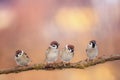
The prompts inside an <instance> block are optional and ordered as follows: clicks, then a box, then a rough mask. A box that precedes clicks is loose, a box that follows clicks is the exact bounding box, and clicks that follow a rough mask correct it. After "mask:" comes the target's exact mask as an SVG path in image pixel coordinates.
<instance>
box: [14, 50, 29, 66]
mask: <svg viewBox="0 0 120 80" xmlns="http://www.w3.org/2000/svg"><path fill="white" fill-rule="evenodd" d="M15 61H16V63H17V65H19V66H27V65H28V64H29V62H30V61H31V60H30V58H29V57H28V55H27V54H26V53H25V52H24V51H22V50H17V51H16V54H15Z"/></svg>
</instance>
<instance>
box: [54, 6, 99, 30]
mask: <svg viewBox="0 0 120 80" xmlns="http://www.w3.org/2000/svg"><path fill="white" fill-rule="evenodd" d="M55 21H56V24H58V25H59V26H60V27H61V28H63V29H65V30H70V31H74V30H75V31H88V30H90V28H91V27H93V26H94V25H96V24H97V22H98V20H97V16H96V13H95V12H94V11H93V10H92V9H91V8H78V7H75V8H74V7H73V8H72V7H63V8H60V9H59V10H58V12H57V13H56V16H55Z"/></svg>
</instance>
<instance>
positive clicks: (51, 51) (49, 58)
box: [45, 41, 60, 64]
mask: <svg viewBox="0 0 120 80" xmlns="http://www.w3.org/2000/svg"><path fill="white" fill-rule="evenodd" d="M59 45H60V44H59V43H58V42H57V41H52V42H51V43H50V46H49V47H48V49H47V50H46V58H45V61H46V62H47V64H53V63H55V62H56V61H57V60H58V56H59V49H58V48H59Z"/></svg>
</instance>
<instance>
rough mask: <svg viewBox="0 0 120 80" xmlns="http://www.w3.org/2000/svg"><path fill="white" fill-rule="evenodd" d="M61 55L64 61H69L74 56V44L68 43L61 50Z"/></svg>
mask: <svg viewBox="0 0 120 80" xmlns="http://www.w3.org/2000/svg"><path fill="white" fill-rule="evenodd" d="M60 56H61V60H62V62H63V63H69V62H70V60H71V59H72V58H73V56H74V46H73V45H70V44H68V45H66V46H65V47H64V48H63V50H62V51H61V55H60Z"/></svg>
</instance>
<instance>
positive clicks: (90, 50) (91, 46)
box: [86, 40, 98, 60]
mask: <svg viewBox="0 0 120 80" xmlns="http://www.w3.org/2000/svg"><path fill="white" fill-rule="evenodd" d="M86 53H87V56H88V58H89V59H90V60H93V59H95V58H96V57H97V56H98V48H97V44H96V41H95V40H91V41H90V42H89V43H88V45H87V49H86Z"/></svg>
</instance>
